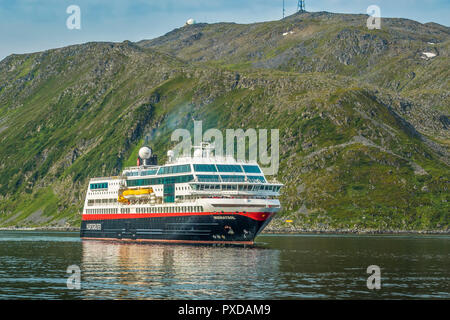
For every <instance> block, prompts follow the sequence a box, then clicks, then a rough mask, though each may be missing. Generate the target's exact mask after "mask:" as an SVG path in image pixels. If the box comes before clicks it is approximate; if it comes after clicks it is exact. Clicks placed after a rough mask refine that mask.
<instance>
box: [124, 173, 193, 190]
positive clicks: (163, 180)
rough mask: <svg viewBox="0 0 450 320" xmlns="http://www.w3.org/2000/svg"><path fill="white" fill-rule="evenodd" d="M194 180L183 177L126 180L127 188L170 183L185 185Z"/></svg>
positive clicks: (189, 177)
mask: <svg viewBox="0 0 450 320" xmlns="http://www.w3.org/2000/svg"><path fill="white" fill-rule="evenodd" d="M192 180H194V176H192V175H185V176H177V177H166V178H150V179H135V180H127V186H128V187H136V186H148V185H155V184H172V183H185V182H189V181H192Z"/></svg>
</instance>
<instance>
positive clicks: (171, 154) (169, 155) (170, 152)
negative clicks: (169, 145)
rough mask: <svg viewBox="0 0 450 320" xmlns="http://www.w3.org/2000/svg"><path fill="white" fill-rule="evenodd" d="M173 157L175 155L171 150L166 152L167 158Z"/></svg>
mask: <svg viewBox="0 0 450 320" xmlns="http://www.w3.org/2000/svg"><path fill="white" fill-rule="evenodd" d="M174 155H175V153H174V152H173V150H169V151H167V157H169V158H173V156H174Z"/></svg>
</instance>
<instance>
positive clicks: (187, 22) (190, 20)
mask: <svg viewBox="0 0 450 320" xmlns="http://www.w3.org/2000/svg"><path fill="white" fill-rule="evenodd" d="M186 24H195V20H194V19H192V18H190V19H188V20H187V21H186Z"/></svg>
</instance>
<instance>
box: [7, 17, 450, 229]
mask: <svg viewBox="0 0 450 320" xmlns="http://www.w3.org/2000/svg"><path fill="white" fill-rule="evenodd" d="M366 19H367V16H365V15H340V14H331V13H323V12H322V13H305V14H296V15H293V16H290V17H288V18H286V19H283V20H280V21H272V22H265V23H255V24H249V25H239V24H234V23H218V24H197V25H191V26H186V27H182V28H179V29H175V30H173V31H171V32H169V33H168V34H166V35H164V36H162V37H160V38H157V39H153V40H144V41H141V42H139V43H131V42H128V41H125V42H123V43H87V44H83V45H75V46H69V47H65V48H61V49H53V50H48V51H45V52H39V53H33V54H21V55H11V56H9V57H7V58H6V59H4V60H3V61H1V62H0V112H1V113H0V114H1V116H0V142H1V143H0V159H1V163H0V200H1V201H0V227H7V226H20V227H35V226H78V225H79V223H80V219H81V216H80V212H81V209H82V207H83V202H84V197H85V192H86V189H87V186H88V181H89V178H91V177H97V176H109V175H118V174H120V172H121V170H122V169H123V167H125V166H130V165H135V163H136V156H137V152H138V150H139V148H140V147H141V146H142V145H143V143H144V141H145V137H146V136H148V137H149V138H150V143H151V145H152V147H153V149H154V150H155V152H156V154H157V155H158V159H159V161H160V162H163V161H164V160H165V155H166V152H167V150H168V149H169V148H171V147H172V146H174V145H175V142H171V141H170V136H171V133H172V132H173V130H175V129H177V128H188V129H190V130H192V128H193V121H192V119H195V120H202V121H203V130H204V131H206V130H207V129H208V128H218V129H220V130H225V129H227V128H232V129H238V128H242V129H244V130H246V129H247V128H255V129H258V128H264V129H279V130H280V153H281V155H280V157H281V158H280V170H279V172H278V174H277V176H276V178H277V179H278V180H279V181H281V182H283V183H284V184H285V188H284V189H283V193H282V197H281V202H282V206H283V210H282V212H281V213H280V214H279V216H278V219H276V220H275V221H273V223H272V224H271V227H272V228H273V229H275V230H281V229H283V228H296V229H310V230H334V229H341V230H353V231H356V230H359V231H360V230H415V231H419V230H441V231H445V230H448V229H449V221H450V218H449V214H448V213H449V212H450V210H449V202H448V200H449V199H448V198H449V196H448V195H449V192H448V185H449V180H450V175H449V173H450V171H449V160H448V159H449V157H448V151H449V141H450V135H449V130H448V129H449V126H450V121H449V119H448V114H449V106H450V101H449V94H448V93H449V92H450V91H449V79H450V68H449V66H450V63H449V62H450V61H449V59H450V58H449V44H450V30H449V28H447V27H444V26H439V25H436V24H420V23H418V22H414V21H411V20H405V19H383V24H382V29H381V30H367V29H366V28H365V21H366ZM290 31H292V32H293V33H289V32H290ZM286 32H287V33H288V34H287V35H283V33H286ZM430 43H433V44H430ZM423 52H436V53H437V56H436V57H435V58H432V59H424V58H423V57H422V56H421V54H422V53H423ZM286 219H290V220H293V223H292V224H287V223H285V222H283V221H285V220H286Z"/></svg>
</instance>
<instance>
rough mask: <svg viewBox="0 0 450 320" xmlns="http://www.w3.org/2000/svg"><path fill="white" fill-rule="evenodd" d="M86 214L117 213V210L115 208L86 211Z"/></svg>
mask: <svg viewBox="0 0 450 320" xmlns="http://www.w3.org/2000/svg"><path fill="white" fill-rule="evenodd" d="M86 213H88V214H109V213H118V209H117V208H102V209H86Z"/></svg>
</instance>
